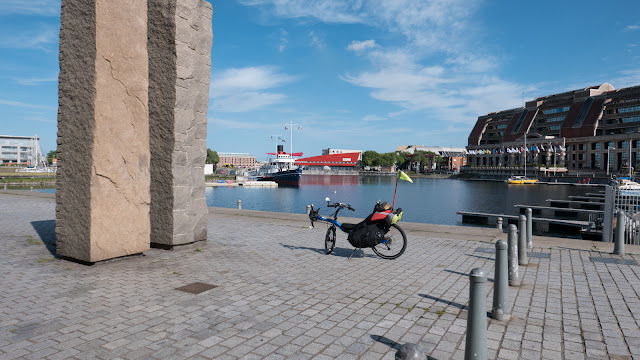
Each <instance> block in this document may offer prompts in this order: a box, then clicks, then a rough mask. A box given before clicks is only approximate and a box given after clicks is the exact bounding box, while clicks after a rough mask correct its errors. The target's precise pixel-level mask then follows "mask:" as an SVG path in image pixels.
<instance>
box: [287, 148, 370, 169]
mask: <svg viewBox="0 0 640 360" xmlns="http://www.w3.org/2000/svg"><path fill="white" fill-rule="evenodd" d="M359 157H360V153H359V152H353V153H342V154H328V155H319V156H311V157H307V158H302V159H297V160H296V165H298V166H304V167H305V168H307V169H324V167H325V166H328V167H329V168H331V169H334V170H347V169H353V168H355V167H356V165H358V158H359Z"/></svg>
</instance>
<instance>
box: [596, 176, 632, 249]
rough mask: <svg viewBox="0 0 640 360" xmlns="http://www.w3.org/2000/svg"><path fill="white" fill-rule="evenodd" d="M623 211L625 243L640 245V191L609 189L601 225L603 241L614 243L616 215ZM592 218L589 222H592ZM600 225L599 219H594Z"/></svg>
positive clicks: (606, 193)
mask: <svg viewBox="0 0 640 360" xmlns="http://www.w3.org/2000/svg"><path fill="white" fill-rule="evenodd" d="M619 211H622V212H623V213H624V216H625V235H624V243H625V244H631V245H640V191H638V190H626V189H619V188H612V187H607V190H606V191H605V210H604V214H603V218H602V220H601V223H602V224H603V228H602V241H605V242H612V241H613V229H615V228H616V223H617V219H616V214H617V213H618V212H619ZM591 220H592V219H591V216H589V221H590V222H591ZM593 221H594V223H595V224H598V221H599V220H598V219H597V218H594V219H593Z"/></svg>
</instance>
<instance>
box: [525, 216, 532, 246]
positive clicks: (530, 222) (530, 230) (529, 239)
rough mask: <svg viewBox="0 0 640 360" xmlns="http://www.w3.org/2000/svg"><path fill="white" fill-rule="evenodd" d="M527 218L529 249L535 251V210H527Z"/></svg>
mask: <svg viewBox="0 0 640 360" xmlns="http://www.w3.org/2000/svg"><path fill="white" fill-rule="evenodd" d="M525 214H526V216H527V249H533V210H531V208H527V209H526V210H525Z"/></svg>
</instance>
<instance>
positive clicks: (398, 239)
mask: <svg viewBox="0 0 640 360" xmlns="http://www.w3.org/2000/svg"><path fill="white" fill-rule="evenodd" d="M372 249H373V252H374V253H376V255H378V256H380V257H381V258H383V259H395V258H397V257H399V256H400V255H402V253H404V251H405V250H406V249H407V235H405V233H404V230H402V228H401V227H400V226H398V225H396V224H393V225H391V227H390V228H389V231H387V233H386V234H385V235H384V240H382V242H380V244H378V245H376V246H374V247H373V248H372Z"/></svg>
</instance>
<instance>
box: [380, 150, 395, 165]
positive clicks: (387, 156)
mask: <svg viewBox="0 0 640 360" xmlns="http://www.w3.org/2000/svg"><path fill="white" fill-rule="evenodd" d="M397 157H398V156H397V155H396V153H395V152H388V153H384V154H380V160H379V164H378V165H381V166H392V165H393V164H395V163H396V159H397Z"/></svg>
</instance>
